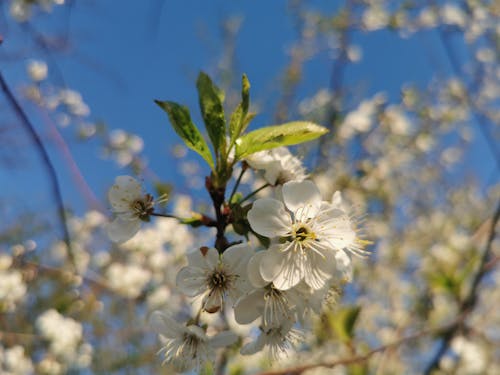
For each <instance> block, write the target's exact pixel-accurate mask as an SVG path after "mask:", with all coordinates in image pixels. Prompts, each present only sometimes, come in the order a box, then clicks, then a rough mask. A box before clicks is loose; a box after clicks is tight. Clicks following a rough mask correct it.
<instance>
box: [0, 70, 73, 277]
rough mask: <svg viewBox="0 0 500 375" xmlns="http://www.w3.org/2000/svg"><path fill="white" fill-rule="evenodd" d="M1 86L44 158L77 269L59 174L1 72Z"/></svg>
mask: <svg viewBox="0 0 500 375" xmlns="http://www.w3.org/2000/svg"><path fill="white" fill-rule="evenodd" d="M0 86H1V87H2V90H3V92H4V93H5V96H6V98H7V101H8V102H9V104H10V105H11V107H12V109H13V110H14V112H15V113H16V115H17V116H18V117H19V119H20V120H21V124H22V125H23V126H24V128H25V129H26V131H27V132H28V134H29V135H30V136H31V138H32V140H33V143H34V144H35V146H36V149H37V150H38V152H39V154H40V156H41V158H42V161H43V165H44V166H45V169H46V170H47V174H48V176H49V179H50V183H51V185H52V195H53V197H54V200H55V202H56V204H57V213H58V216H59V222H60V225H61V230H62V232H63V239H64V242H65V243H66V246H67V248H68V254H69V258H70V260H71V263H72V265H73V267H74V268H75V269H76V263H75V259H74V254H73V251H72V247H71V238H70V235H69V230H68V226H67V224H66V214H65V212H64V202H63V198H62V194H61V189H60V186H59V181H58V179H57V173H56V170H55V168H54V165H53V164H52V162H51V161H50V158H49V155H48V153H47V150H46V149H45V146H44V145H43V143H42V140H41V139H40V137H39V136H38V134H37V133H36V131H35V128H34V127H33V125H32V124H31V122H30V120H29V119H28V116H27V115H26V113H25V112H24V111H23V109H22V108H21V106H20V104H19V102H18V101H17V100H16V98H15V96H14V94H13V93H12V91H11V89H10V88H9V85H8V84H7V82H6V81H5V79H4V77H3V74H2V72H1V71H0Z"/></svg>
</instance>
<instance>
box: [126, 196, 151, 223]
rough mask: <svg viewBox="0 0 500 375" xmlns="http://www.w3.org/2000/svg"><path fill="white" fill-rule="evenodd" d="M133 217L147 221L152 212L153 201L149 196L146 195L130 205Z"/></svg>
mask: <svg viewBox="0 0 500 375" xmlns="http://www.w3.org/2000/svg"><path fill="white" fill-rule="evenodd" d="M130 208H131V209H132V211H133V212H134V214H135V216H137V217H138V218H139V219H141V220H143V221H149V215H151V214H152V213H153V211H154V200H153V196H152V195H151V194H146V195H145V196H144V198H142V199H136V200H135V201H133V202H132V204H131V205H130Z"/></svg>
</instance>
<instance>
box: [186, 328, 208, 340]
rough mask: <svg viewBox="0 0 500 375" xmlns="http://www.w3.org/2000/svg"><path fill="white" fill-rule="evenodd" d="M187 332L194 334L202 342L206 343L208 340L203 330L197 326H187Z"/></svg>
mask: <svg viewBox="0 0 500 375" xmlns="http://www.w3.org/2000/svg"><path fill="white" fill-rule="evenodd" d="M186 330H187V331H189V333H190V334H192V335H193V336H196V337H197V338H199V339H200V340H201V341H206V340H207V339H208V337H207V335H206V334H205V331H204V330H203V328H201V327H199V326H197V325H196V324H191V325H189V326H187V327H186Z"/></svg>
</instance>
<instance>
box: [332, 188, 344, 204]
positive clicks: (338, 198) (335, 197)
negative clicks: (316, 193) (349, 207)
mask: <svg viewBox="0 0 500 375" xmlns="http://www.w3.org/2000/svg"><path fill="white" fill-rule="evenodd" d="M332 205H333V207H335V208H342V195H341V194H340V191H338V190H337V191H336V192H335V193H333V196H332Z"/></svg>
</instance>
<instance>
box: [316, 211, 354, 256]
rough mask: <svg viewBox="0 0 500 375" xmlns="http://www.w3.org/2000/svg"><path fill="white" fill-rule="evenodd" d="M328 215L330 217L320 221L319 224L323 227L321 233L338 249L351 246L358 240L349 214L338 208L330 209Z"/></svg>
mask: <svg viewBox="0 0 500 375" xmlns="http://www.w3.org/2000/svg"><path fill="white" fill-rule="evenodd" d="M328 216H329V218H328V219H325V220H323V219H322V220H321V221H318V225H319V226H321V227H323V229H322V230H321V235H322V236H324V239H326V240H327V241H328V242H329V243H331V244H332V245H333V247H334V248H336V249H343V248H347V247H349V246H351V245H352V244H353V243H354V242H355V240H356V231H355V230H354V229H353V223H352V221H351V219H350V218H349V216H347V215H346V214H345V213H343V211H341V210H337V209H332V210H330V211H329V212H328Z"/></svg>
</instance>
